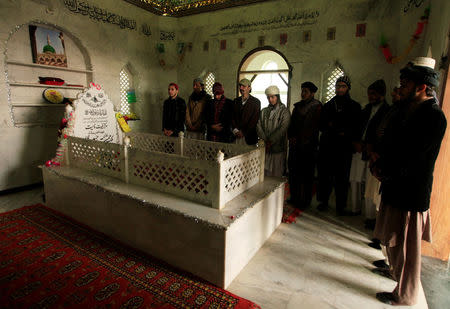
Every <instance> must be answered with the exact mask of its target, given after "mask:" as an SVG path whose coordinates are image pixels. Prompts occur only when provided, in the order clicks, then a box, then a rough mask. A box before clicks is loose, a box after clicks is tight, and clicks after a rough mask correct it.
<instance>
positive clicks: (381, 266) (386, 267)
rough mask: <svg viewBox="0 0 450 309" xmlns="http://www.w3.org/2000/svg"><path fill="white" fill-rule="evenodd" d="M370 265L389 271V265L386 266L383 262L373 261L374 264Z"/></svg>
mask: <svg viewBox="0 0 450 309" xmlns="http://www.w3.org/2000/svg"><path fill="white" fill-rule="evenodd" d="M372 265H373V266H375V267H377V268H382V269H389V265H388V264H386V262H385V261H384V260H377V261H374V262H372Z"/></svg>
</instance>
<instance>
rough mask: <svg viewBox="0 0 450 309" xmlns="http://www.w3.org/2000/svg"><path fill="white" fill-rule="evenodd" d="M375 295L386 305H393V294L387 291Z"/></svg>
mask: <svg viewBox="0 0 450 309" xmlns="http://www.w3.org/2000/svg"><path fill="white" fill-rule="evenodd" d="M376 297H377V299H378V300H379V301H380V302H382V303H385V304H386V305H393V304H394V301H395V299H394V294H393V293H389V292H381V293H377V295H376Z"/></svg>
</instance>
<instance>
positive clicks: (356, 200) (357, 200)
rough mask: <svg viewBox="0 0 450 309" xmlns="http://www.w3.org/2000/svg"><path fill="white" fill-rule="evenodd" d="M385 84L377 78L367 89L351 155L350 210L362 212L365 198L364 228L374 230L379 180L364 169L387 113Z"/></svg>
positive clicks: (378, 199)
mask: <svg viewBox="0 0 450 309" xmlns="http://www.w3.org/2000/svg"><path fill="white" fill-rule="evenodd" d="M385 96H386V83H385V82H384V80H382V79H379V80H377V81H375V82H373V83H372V84H371V85H370V86H369V87H368V88H367V98H368V100H369V104H367V105H366V106H365V107H364V109H363V110H362V112H361V141H360V142H358V143H356V147H355V148H356V153H355V154H354V155H353V161H352V167H351V169H350V179H351V181H350V182H351V188H352V190H351V192H352V211H353V212H354V213H355V212H356V213H358V212H359V211H360V210H361V203H362V199H363V198H364V199H365V203H364V204H363V205H364V216H365V218H366V221H365V223H366V228H369V229H372V230H373V229H374V227H375V217H376V209H377V206H378V205H379V201H380V198H379V190H380V183H379V181H378V180H377V179H376V178H374V177H373V176H372V174H371V173H370V170H369V169H368V168H367V165H368V161H369V158H370V155H371V153H372V152H373V151H374V147H375V140H376V130H377V128H378V127H379V125H380V123H381V121H382V120H383V118H384V116H385V115H386V113H387V112H388V111H389V104H387V102H386V100H385ZM363 181H364V182H365V183H366V186H365V191H362V182H363Z"/></svg>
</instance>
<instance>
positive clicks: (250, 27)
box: [219, 11, 320, 34]
mask: <svg viewBox="0 0 450 309" xmlns="http://www.w3.org/2000/svg"><path fill="white" fill-rule="evenodd" d="M319 15H320V13H319V11H303V12H297V13H292V14H289V15H280V16H276V17H273V18H268V19H262V20H258V21H248V22H242V23H233V24H228V25H226V26H223V27H221V28H220V30H219V32H220V34H236V33H242V32H251V31H257V30H266V29H277V28H288V27H298V26H306V25H313V24H315V23H317V19H318V17H319Z"/></svg>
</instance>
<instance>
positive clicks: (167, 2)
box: [124, 0, 272, 17]
mask: <svg viewBox="0 0 450 309" xmlns="http://www.w3.org/2000/svg"><path fill="white" fill-rule="evenodd" d="M124 1H126V2H129V3H131V4H134V5H136V6H138V7H140V8H142V9H144V10H147V11H149V12H152V13H153V14H156V15H161V16H172V17H182V16H188V15H194V14H200V13H206V12H211V11H216V10H221V9H226V8H230V7H235V6H241V5H247V4H253V3H258V2H266V1H272V0H124Z"/></svg>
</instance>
